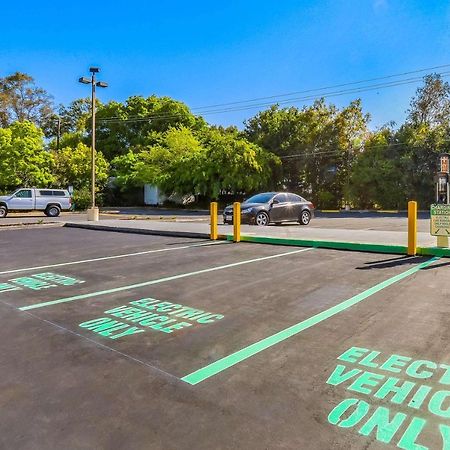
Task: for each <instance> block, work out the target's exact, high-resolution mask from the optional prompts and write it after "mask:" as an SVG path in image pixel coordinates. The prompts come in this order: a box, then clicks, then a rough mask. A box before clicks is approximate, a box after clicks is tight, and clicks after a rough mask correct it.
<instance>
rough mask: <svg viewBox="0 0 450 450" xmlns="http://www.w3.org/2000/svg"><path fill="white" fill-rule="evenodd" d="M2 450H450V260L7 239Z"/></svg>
mask: <svg viewBox="0 0 450 450" xmlns="http://www.w3.org/2000/svg"><path fill="white" fill-rule="evenodd" d="M0 245H1V248H2V252H1V253H0V289H1V290H0V310H1V316H0V321H1V322H0V323H1V326H0V346H1V352H0V367H1V372H2V377H0V392H2V394H1V397H0V400H1V405H2V408H1V410H0V411H1V412H0V418H1V420H0V448H5V449H9V448H20V449H38V450H40V449H50V448H64V449H87V448H89V449H91V448H95V449H152V450H153V449H164V450H166V449H177V450H178V449H189V450H190V449H193V448H195V449H207V450H210V449H245V450H247V449H250V450H252V449H257V450H260V449H302V450H303V449H324V450H328V449H331V448H333V449H342V450H344V449H345V450H347V449H368V448H370V449H385V448H408V449H416V450H418V449H421V450H424V449H448V448H449V446H450V423H449V405H450V404H449V401H450V391H449V385H450V348H449V346H448V342H449V338H450V334H449V333H450V332H449V330H450V323H449V319H448V318H449V303H448V289H447V288H446V285H447V282H446V280H447V279H448V276H449V265H448V264H449V263H448V262H446V261H445V260H443V259H439V258H420V257H404V256H387V255H380V254H367V253H362V252H360V253H355V252H345V251H335V250H324V249H313V248H285V247H278V246H267V245H261V244H260V245H255V244H249V243H239V244H233V243H230V242H226V241H219V242H215V243H214V242H211V241H209V240H201V239H188V238H174V237H162V236H147V235H138V234H123V233H112V232H107V231H93V230H82V229H73V228H64V227H54V228H40V227H35V228H28V227H27V228H22V229H3V230H2V231H1V232H0Z"/></svg>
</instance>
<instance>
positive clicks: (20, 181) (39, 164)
mask: <svg viewBox="0 0 450 450" xmlns="http://www.w3.org/2000/svg"><path fill="white" fill-rule="evenodd" d="M43 137H44V136H43V133H42V131H41V130H40V129H39V128H37V127H36V125H34V124H33V123H31V122H15V123H13V124H12V125H10V126H9V127H6V128H0V188H2V189H4V190H10V189H14V188H16V187H19V186H39V187H45V186H48V185H49V184H51V183H52V182H53V181H54V177H53V175H52V172H51V170H52V165H53V157H52V155H51V154H50V153H49V152H48V151H46V150H45V148H44V140H43Z"/></svg>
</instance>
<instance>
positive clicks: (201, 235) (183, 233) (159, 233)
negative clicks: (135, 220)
mask: <svg viewBox="0 0 450 450" xmlns="http://www.w3.org/2000/svg"><path fill="white" fill-rule="evenodd" d="M64 226H65V227H67V228H84V229H86V230H96V231H112V232H115V233H134V234H146V235H153V236H173V237H187V238H197V239H209V234H208V233H196V232H191V231H164V230H146V229H143V228H128V227H108V226H106V225H87V224H84V223H74V222H67V223H65V224H64ZM221 237H222V236H221Z"/></svg>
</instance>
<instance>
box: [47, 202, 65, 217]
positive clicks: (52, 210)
mask: <svg viewBox="0 0 450 450" xmlns="http://www.w3.org/2000/svg"><path fill="white" fill-rule="evenodd" d="M44 213H45V215H46V216H47V217H58V216H59V214H60V213H61V209H60V208H59V206H56V205H51V206H47V209H46V210H45V211H44Z"/></svg>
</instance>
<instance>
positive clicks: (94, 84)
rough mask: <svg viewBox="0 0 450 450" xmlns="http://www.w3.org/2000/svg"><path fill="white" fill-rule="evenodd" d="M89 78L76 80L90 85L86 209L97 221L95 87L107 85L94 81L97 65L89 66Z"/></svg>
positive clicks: (91, 217)
mask: <svg viewBox="0 0 450 450" xmlns="http://www.w3.org/2000/svg"><path fill="white" fill-rule="evenodd" d="M89 72H91V78H90V79H89V78H86V77H81V78H80V79H79V80H78V81H79V82H80V83H83V84H90V85H91V114H92V143H91V207H90V208H89V209H88V214H87V215H88V220H93V221H98V215H99V214H98V208H97V206H96V205H95V88H96V87H97V86H98V87H102V88H106V87H108V84H107V83H105V82H103V81H96V79H95V74H96V73H98V72H100V69H99V68H98V67H91V68H89Z"/></svg>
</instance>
